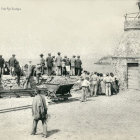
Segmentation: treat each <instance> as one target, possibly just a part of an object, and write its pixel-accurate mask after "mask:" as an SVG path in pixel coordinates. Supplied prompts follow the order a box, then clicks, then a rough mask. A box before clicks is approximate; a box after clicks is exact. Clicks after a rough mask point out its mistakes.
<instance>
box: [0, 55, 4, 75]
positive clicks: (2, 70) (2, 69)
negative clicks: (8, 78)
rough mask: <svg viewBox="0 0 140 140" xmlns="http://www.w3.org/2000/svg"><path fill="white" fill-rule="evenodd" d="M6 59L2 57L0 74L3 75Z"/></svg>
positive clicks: (0, 57)
mask: <svg viewBox="0 0 140 140" xmlns="http://www.w3.org/2000/svg"><path fill="white" fill-rule="evenodd" d="M4 63H5V61H4V59H3V58H2V55H0V74H1V75H2V74H3V72H4Z"/></svg>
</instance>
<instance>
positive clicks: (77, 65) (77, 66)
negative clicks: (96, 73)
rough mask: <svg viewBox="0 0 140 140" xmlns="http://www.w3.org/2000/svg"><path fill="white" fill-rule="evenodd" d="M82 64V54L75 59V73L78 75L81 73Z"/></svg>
mask: <svg viewBox="0 0 140 140" xmlns="http://www.w3.org/2000/svg"><path fill="white" fill-rule="evenodd" d="M81 66H82V61H81V59H80V56H77V59H76V61H75V74H76V75H78V76H80V75H81Z"/></svg>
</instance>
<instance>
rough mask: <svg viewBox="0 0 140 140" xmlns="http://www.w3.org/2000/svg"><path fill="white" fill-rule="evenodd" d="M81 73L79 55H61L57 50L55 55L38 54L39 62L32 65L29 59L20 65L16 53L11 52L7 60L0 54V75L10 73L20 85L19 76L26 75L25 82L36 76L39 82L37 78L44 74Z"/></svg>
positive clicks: (75, 74) (69, 74) (72, 74)
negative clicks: (23, 64) (26, 62)
mask: <svg viewBox="0 0 140 140" xmlns="http://www.w3.org/2000/svg"><path fill="white" fill-rule="evenodd" d="M81 73H82V61H81V59H80V56H77V57H76V56H75V55H73V56H72V58H68V57H67V56H64V57H62V56H61V53H60V52H58V53H57V56H56V57H55V56H51V53H48V56H47V57H46V58H44V55H43V54H40V58H39V63H38V64H37V65H33V64H32V61H31V60H30V61H29V62H28V64H26V65H25V66H22V67H21V66H20V64H19V61H18V60H17V59H16V55H15V54H13V55H12V57H11V58H10V59H9V61H5V60H4V58H3V57H2V55H0V76H1V75H9V74H10V75H11V76H17V83H18V85H20V77H21V76H25V77H26V83H27V86H25V87H26V88H27V87H28V83H29V82H30V80H31V77H32V76H36V81H37V84H39V78H40V77H41V76H42V75H44V74H46V75H48V76H51V75H57V76H80V75H81Z"/></svg>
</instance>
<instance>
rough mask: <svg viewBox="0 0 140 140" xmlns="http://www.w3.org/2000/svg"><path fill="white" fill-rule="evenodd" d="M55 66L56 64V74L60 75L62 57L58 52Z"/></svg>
mask: <svg viewBox="0 0 140 140" xmlns="http://www.w3.org/2000/svg"><path fill="white" fill-rule="evenodd" d="M56 66H57V75H59V76H60V75H61V74H62V57H61V53H60V52H58V56H57V57H56Z"/></svg>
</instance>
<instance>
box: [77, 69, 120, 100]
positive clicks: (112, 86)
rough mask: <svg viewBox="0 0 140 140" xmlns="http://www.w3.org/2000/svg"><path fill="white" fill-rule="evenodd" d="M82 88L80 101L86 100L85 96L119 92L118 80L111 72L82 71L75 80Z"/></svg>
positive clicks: (108, 94) (109, 94)
mask: <svg viewBox="0 0 140 140" xmlns="http://www.w3.org/2000/svg"><path fill="white" fill-rule="evenodd" d="M76 84H79V86H80V87H81V88H82V96H81V101H82V102H83V101H86V100H87V96H88V95H89V96H91V97H92V96H95V97H96V96H97V95H101V94H105V95H107V96H111V95H114V94H117V93H118V92H119V81H118V79H117V77H116V76H114V74H113V73H110V74H109V73H107V74H102V73H97V72H94V73H91V74H90V73H89V72H87V71H83V73H82V75H81V77H80V79H79V80H78V81H77V82H76Z"/></svg>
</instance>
